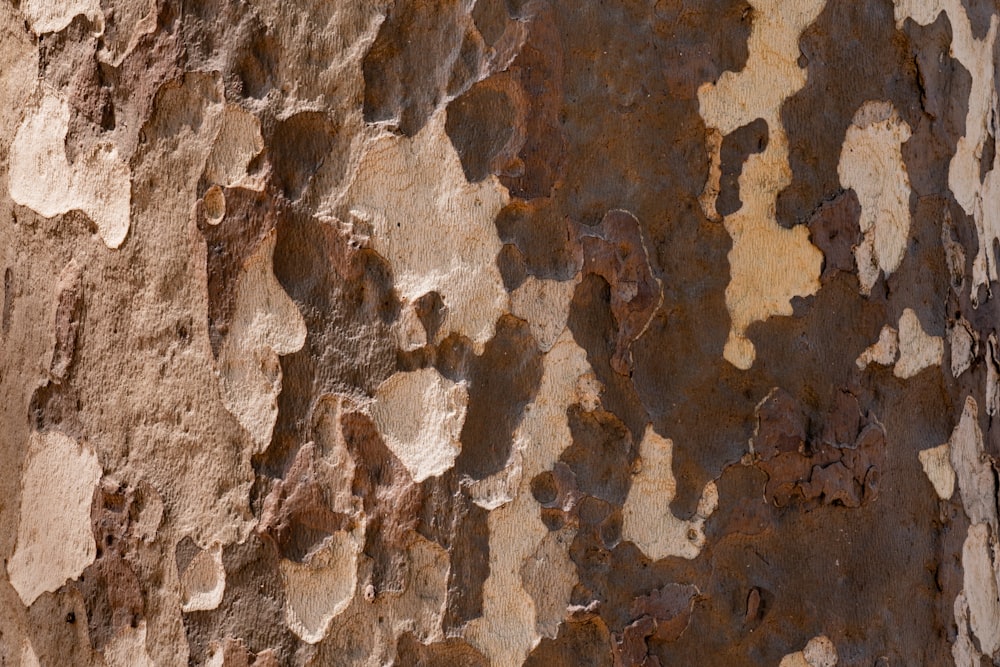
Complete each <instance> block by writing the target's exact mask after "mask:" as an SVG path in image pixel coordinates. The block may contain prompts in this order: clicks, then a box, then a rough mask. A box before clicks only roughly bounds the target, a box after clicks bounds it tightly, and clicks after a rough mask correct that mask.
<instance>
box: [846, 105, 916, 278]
mask: <svg viewBox="0 0 1000 667" xmlns="http://www.w3.org/2000/svg"><path fill="white" fill-rule="evenodd" d="M909 138H910V126H909V125H907V124H906V122H905V121H903V120H902V119H901V118H900V117H899V114H898V113H896V109H895V108H893V106H892V104H891V103H889V102H877V101H869V102H865V103H864V104H862V105H861V108H860V109H858V111H857V113H856V114H854V121H853V122H852V124H851V126H850V127H849V128H848V129H847V136H846V138H845V139H844V145H843V148H842V149H841V153H840V163H839V165H838V166H837V173H838V174H839V176H840V184H841V185H842V186H844V187H845V188H852V189H853V190H854V192H855V193H857V195H858V201H859V203H860V204H861V218H860V221H859V222H860V225H861V233H862V234H863V236H864V240H863V241H862V242H861V244H860V245H858V246H857V247H855V248H854V259H855V261H856V263H857V266H858V280H859V281H860V282H861V292H862V294H865V295H868V294H871V290H872V287H873V286H874V285H875V282H876V281H877V280H878V276H879V272H880V271H881V272H882V273H884V274H885V275H886V276H889V275H890V274H891V273H892V272H893V271H895V270H896V269H897V268H899V265H900V263H901V262H902V261H903V256H904V255H905V254H906V246H907V242H908V241H909V234H910V177H909V176H908V175H907V173H906V165H905V164H904V163H903V153H902V145H903V143H905V142H906V140H908V139H909Z"/></svg>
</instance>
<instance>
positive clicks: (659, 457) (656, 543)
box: [622, 425, 719, 560]
mask: <svg viewBox="0 0 1000 667" xmlns="http://www.w3.org/2000/svg"><path fill="white" fill-rule="evenodd" d="M673 449H674V443H673V442H672V441H671V440H669V439H666V438H663V437H661V436H660V435H659V434H657V433H656V432H655V431H654V430H653V427H652V426H651V425H649V426H647V427H646V433H645V435H644V436H643V439H642V443H641V444H640V445H639V457H640V460H641V462H642V468H641V470H640V471H639V472H638V474H636V476H635V477H634V478H633V480H632V487H631V489H630V490H629V494H628V498H626V500H625V505H624V507H622V518H623V522H622V538H623V539H625V540H629V541H631V542H634V543H635V545H636V546H637V547H639V549H641V550H642V552H643V553H644V554H646V556H648V557H649V558H651V559H653V560H660V559H662V558H666V557H667V556H680V557H682V558H687V559H691V558H694V557H695V556H697V555H698V554H699V553H700V552H701V548H702V547H703V546H704V544H705V533H704V527H705V519H707V518H708V517H710V516H711V515H712V513H713V512H714V511H715V509H716V508H717V507H718V505H719V493H718V490H717V489H716V487H715V483H714V482H709V483H708V484H706V485H705V488H704V490H703V491H702V494H701V500H700V501H699V502H698V509H697V511H696V512H695V515H694V516H693V517H692V518H691V519H690V520H683V519H679V518H677V517H676V516H674V514H673V512H671V511H670V503H671V502H672V501H673V499H674V496H675V495H676V494H677V481H676V479H675V478H674V472H673V468H672V464H673Z"/></svg>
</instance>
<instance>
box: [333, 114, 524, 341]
mask: <svg viewBox="0 0 1000 667" xmlns="http://www.w3.org/2000/svg"><path fill="white" fill-rule="evenodd" d="M508 199H509V197H508V194H507V190H506V188H504V187H503V186H502V185H500V182H499V181H498V180H497V178H496V177H495V176H490V177H489V178H487V179H485V180H483V181H482V182H479V183H469V182H468V181H466V180H465V172H464V171H463V170H462V164H461V162H460V160H459V157H458V154H457V153H456V152H455V149H454V147H453V146H452V143H451V140H450V139H449V138H448V135H447V134H446V132H445V114H444V112H443V111H442V112H438V113H437V114H436V115H435V116H433V117H432V118H431V119H430V120H429V121H428V122H427V124H426V125H425V126H424V128H423V129H422V130H421V131H420V132H419V133H418V134H417V135H416V136H415V137H413V138H407V137H396V136H385V137H382V138H380V139H378V140H376V141H375V142H374V143H373V144H372V146H371V147H370V148H369V149H368V151H367V152H366V153H365V154H364V156H363V157H362V158H361V162H360V165H359V166H358V170H357V173H356V175H355V177H354V180H353V182H352V183H351V185H350V187H349V190H348V192H347V194H346V195H345V196H344V199H343V201H342V202H340V203H341V205H342V206H343V207H344V208H345V209H346V211H345V213H347V212H349V213H350V215H344V216H343V217H344V219H351V218H352V217H353V218H354V223H355V225H356V226H367V227H368V228H369V230H370V232H371V234H370V237H371V245H372V248H374V250H375V251H376V252H378V253H379V254H380V255H381V256H382V257H384V258H385V259H386V260H387V261H388V262H389V265H390V266H391V267H392V271H393V277H394V279H395V287H396V290H397V292H398V293H399V295H400V297H402V299H403V300H404V301H406V302H410V303H412V302H413V301H415V300H416V299H418V298H420V297H421V296H423V295H424V294H426V293H428V292H438V293H439V294H440V295H441V298H442V300H443V301H444V304H445V306H446V311H445V317H444V321H443V322H442V324H441V327H440V329H439V331H438V336H439V338H444V337H445V336H447V335H448V334H449V333H452V332H455V333H459V334H462V335H464V336H468V337H469V338H470V339H471V340H472V341H473V343H474V344H475V345H476V348H477V349H476V351H477V352H480V351H481V350H482V346H483V345H485V344H486V342H487V341H488V340H489V339H490V338H492V337H493V333H494V328H495V325H496V321H497V319H498V318H499V317H500V316H501V315H502V314H504V313H505V312H507V310H508V305H509V300H508V297H507V292H506V290H505V289H504V286H503V279H502V278H501V276H500V269H499V268H498V267H497V262H496V258H497V254H499V252H500V248H501V247H502V244H501V242H500V237H499V236H497V230H496V225H495V224H494V222H493V221H494V220H495V218H496V215H497V213H498V212H499V211H500V209H501V208H503V207H504V206H505V205H506V204H507V201H508Z"/></svg>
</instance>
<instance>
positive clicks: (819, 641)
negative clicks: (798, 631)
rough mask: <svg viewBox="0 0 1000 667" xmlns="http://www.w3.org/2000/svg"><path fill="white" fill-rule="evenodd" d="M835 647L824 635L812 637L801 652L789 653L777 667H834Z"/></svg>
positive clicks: (835, 661)
mask: <svg viewBox="0 0 1000 667" xmlns="http://www.w3.org/2000/svg"><path fill="white" fill-rule="evenodd" d="M837 660H838V656H837V647H836V646H834V645H833V642H832V641H830V639H829V638H828V637H826V636H825V635H820V636H818V637H813V638H812V639H810V640H809V643H807V644H806V647H805V648H804V649H802V650H801V651H797V652H795V653H789V654H788V655H786V656H785V657H784V658H782V659H781V662H780V663H779V665H778V667H836V665H837Z"/></svg>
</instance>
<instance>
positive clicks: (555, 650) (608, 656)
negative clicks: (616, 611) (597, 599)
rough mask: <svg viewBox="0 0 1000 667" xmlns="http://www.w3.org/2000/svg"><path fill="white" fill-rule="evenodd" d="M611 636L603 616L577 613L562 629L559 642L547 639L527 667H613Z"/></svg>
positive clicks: (537, 649) (542, 642) (540, 643)
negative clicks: (602, 618)
mask: <svg viewBox="0 0 1000 667" xmlns="http://www.w3.org/2000/svg"><path fill="white" fill-rule="evenodd" d="M613 664H614V658H613V656H612V653H611V634H610V633H609V632H608V626H607V625H606V624H605V623H604V621H603V620H601V617H600V616H597V615H595V614H593V613H592V612H577V613H576V614H574V615H573V616H570V618H569V619H567V620H566V621H564V622H563V623H562V625H560V626H559V634H558V635H557V636H556V638H555V639H549V638H548V637H543V638H542V640H541V641H540V642H539V643H538V646H536V647H535V649H534V650H533V651H532V652H531V654H530V655H529V656H528V659H527V660H526V661H525V662H524V667H612V665H613Z"/></svg>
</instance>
